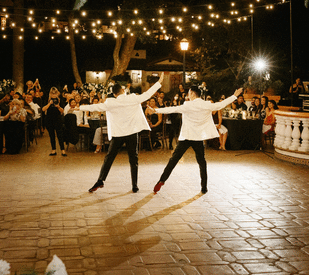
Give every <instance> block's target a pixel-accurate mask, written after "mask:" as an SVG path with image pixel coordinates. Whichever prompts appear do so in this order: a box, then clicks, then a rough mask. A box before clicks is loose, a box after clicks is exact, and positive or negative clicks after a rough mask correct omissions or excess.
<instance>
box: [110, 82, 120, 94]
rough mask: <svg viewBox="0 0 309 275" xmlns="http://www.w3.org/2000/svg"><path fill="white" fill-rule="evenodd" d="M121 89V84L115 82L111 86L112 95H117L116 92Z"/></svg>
mask: <svg viewBox="0 0 309 275" xmlns="http://www.w3.org/2000/svg"><path fill="white" fill-rule="evenodd" d="M121 89H122V87H121V85H120V84H118V83H116V84H115V85H114V86H113V88H112V90H113V94H114V95H118V94H119V93H120V91H121Z"/></svg>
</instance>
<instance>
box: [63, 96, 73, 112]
mask: <svg viewBox="0 0 309 275" xmlns="http://www.w3.org/2000/svg"><path fill="white" fill-rule="evenodd" d="M65 98H66V102H65V106H64V108H63V113H64V115H66V114H67V113H68V111H69V109H70V100H71V99H74V96H73V94H68V93H66V94H65ZM74 101H75V99H74ZM75 103H76V101H75Z"/></svg>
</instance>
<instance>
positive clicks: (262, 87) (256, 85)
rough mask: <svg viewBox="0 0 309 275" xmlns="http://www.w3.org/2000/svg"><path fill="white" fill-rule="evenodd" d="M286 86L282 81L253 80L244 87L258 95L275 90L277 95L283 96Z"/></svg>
mask: <svg viewBox="0 0 309 275" xmlns="http://www.w3.org/2000/svg"><path fill="white" fill-rule="evenodd" d="M283 86H284V84H283V82H282V81H281V80H273V79H271V78H270V79H269V80H267V79H265V78H262V79H260V78H253V79H252V80H251V81H249V80H247V81H246V82H245V83H244V84H243V87H244V89H246V88H249V89H251V90H255V91H257V92H258V93H263V92H266V91H267V89H268V88H270V89H274V90H275V92H276V94H281V92H282V88H283Z"/></svg>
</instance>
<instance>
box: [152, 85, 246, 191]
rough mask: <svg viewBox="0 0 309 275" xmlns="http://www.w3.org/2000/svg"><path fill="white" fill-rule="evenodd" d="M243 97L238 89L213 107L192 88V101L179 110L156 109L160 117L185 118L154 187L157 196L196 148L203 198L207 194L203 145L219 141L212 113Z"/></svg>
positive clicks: (190, 97) (169, 108)
mask: <svg viewBox="0 0 309 275" xmlns="http://www.w3.org/2000/svg"><path fill="white" fill-rule="evenodd" d="M241 93H242V89H238V90H236V91H235V93H234V95H232V96H230V97H228V98H227V99H225V100H223V101H220V102H217V103H211V102H210V101H204V100H202V99H201V90H200V89H199V88H198V87H197V86H192V87H191V88H190V90H189V99H190V101H185V103H184V104H183V105H180V106H175V107H166V108H159V109H155V111H156V112H157V113H161V114H171V113H181V114H182V126H181V130H180V134H179V141H178V143H177V146H176V149H175V151H174V153H173V155H172V157H171V158H170V160H169V162H168V164H167V166H166V167H165V169H164V172H163V174H162V175H161V177H160V180H159V182H158V183H157V184H156V185H155V187H154V192H155V193H157V192H158V191H159V190H160V188H161V186H162V185H164V183H165V181H166V180H167V179H168V178H169V176H170V174H171V173H172V171H173V169H174V167H175V166H176V164H177V163H178V161H179V160H180V158H181V157H182V156H183V154H184V153H185V152H186V151H187V149H188V148H189V147H192V148H193V150H194V152H195V156H196V160H197V162H198V164H199V168H200V175H201V186H202V190H201V191H202V193H203V194H205V193H206V192H207V168H206V166H207V164H206V160H205V155H204V143H203V141H204V140H207V139H212V138H215V137H219V134H218V131H217V128H216V126H215V124H214V122H213V119H212V111H216V110H220V109H222V108H224V107H225V106H226V105H228V104H230V103H232V102H233V101H234V100H235V99H236V98H237V96H239V95H240V94H241Z"/></svg>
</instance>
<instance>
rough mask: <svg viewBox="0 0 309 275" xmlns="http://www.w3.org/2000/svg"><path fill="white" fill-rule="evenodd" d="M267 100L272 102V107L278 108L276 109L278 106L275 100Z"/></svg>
mask: <svg viewBox="0 0 309 275" xmlns="http://www.w3.org/2000/svg"><path fill="white" fill-rule="evenodd" d="M268 102H271V103H272V104H274V109H275V110H278V109H279V107H278V106H277V103H276V101H274V100H273V99H271V100H269V101H268Z"/></svg>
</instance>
